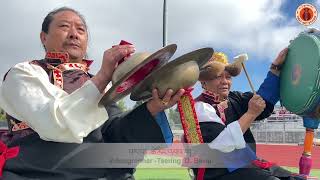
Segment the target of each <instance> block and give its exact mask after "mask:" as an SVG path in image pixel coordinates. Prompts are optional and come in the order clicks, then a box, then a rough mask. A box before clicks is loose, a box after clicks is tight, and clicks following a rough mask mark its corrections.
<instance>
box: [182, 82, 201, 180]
mask: <svg viewBox="0 0 320 180" xmlns="http://www.w3.org/2000/svg"><path fill="white" fill-rule="evenodd" d="M192 90H193V88H188V89H185V93H184V94H183V96H187V97H188V99H189V101H190V103H191V106H192V114H193V116H194V120H195V122H194V123H195V124H196V132H197V135H198V138H199V140H200V143H203V138H202V134H201V130H200V125H199V121H198V117H197V113H196V111H195V108H194V100H193V97H192V95H191V91H192ZM178 110H179V114H180V119H181V124H182V127H183V131H184V135H185V138H186V140H187V143H194V142H191V139H190V137H189V132H188V125H187V123H186V119H185V116H184V113H183V109H182V104H181V101H179V102H178ZM204 173H205V168H199V169H198V174H197V180H203V179H204Z"/></svg>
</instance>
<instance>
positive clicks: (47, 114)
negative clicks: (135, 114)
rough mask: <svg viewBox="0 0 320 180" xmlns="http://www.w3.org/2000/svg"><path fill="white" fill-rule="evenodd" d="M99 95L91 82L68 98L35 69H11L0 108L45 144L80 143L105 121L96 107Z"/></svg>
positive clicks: (23, 65) (23, 66) (104, 113)
mask: <svg viewBox="0 0 320 180" xmlns="http://www.w3.org/2000/svg"><path fill="white" fill-rule="evenodd" d="M101 98H102V94H101V93H100V92H99V90H98V89H97V87H96V86H95V85H94V84H93V82H92V81H91V80H88V81H87V82H86V83H85V84H84V85H83V86H82V87H81V88H79V89H77V90H75V91H74V92H73V93H71V94H68V93H66V92H65V91H63V90H62V89H60V88H58V87H56V86H55V85H53V84H52V83H50V81H49V77H48V75H47V73H46V72H45V71H44V70H43V69H42V68H41V67H40V66H38V65H34V64H30V63H29V62H23V63H19V64H17V65H15V66H14V67H13V68H11V70H10V71H9V73H8V74H7V77H6V79H5V81H3V82H2V85H1V87H0V106H1V107H2V108H3V109H4V110H5V111H6V112H7V113H8V114H10V115H11V116H13V117H14V118H16V119H18V120H20V121H23V122H26V124H27V125H28V126H29V127H30V128H31V129H33V130H34V131H36V132H37V133H38V134H39V136H40V138H41V139H43V140H46V141H55V142H69V143H82V142H83V138H84V137H86V136H87V135H88V134H89V133H90V132H92V131H93V130H94V129H96V128H98V127H100V126H101V125H102V124H103V123H104V122H106V121H107V119H108V114H107V111H106V110H105V108H104V107H98V102H99V101H100V99H101Z"/></svg>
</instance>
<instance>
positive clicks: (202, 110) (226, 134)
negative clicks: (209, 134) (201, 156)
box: [195, 102, 246, 152]
mask: <svg viewBox="0 0 320 180" xmlns="http://www.w3.org/2000/svg"><path fill="white" fill-rule="evenodd" d="M195 110H196V113H197V117H198V121H199V123H201V122H216V123H220V124H222V125H224V123H223V122H222V120H221V118H220V117H219V116H218V115H217V113H216V110H215V109H214V108H213V107H212V106H211V105H210V104H208V103H204V102H196V103H195ZM208 145H209V147H210V148H211V149H217V150H220V151H222V152H231V151H233V150H235V149H242V148H245V146H246V142H245V140H244V138H243V133H242V130H241V127H240V124H239V122H238V121H235V122H232V123H230V124H229V125H228V126H226V127H225V129H224V130H223V131H222V132H221V133H220V134H219V135H218V136H217V137H216V138H215V139H214V140H213V141H212V142H210V143H209V144H208Z"/></svg>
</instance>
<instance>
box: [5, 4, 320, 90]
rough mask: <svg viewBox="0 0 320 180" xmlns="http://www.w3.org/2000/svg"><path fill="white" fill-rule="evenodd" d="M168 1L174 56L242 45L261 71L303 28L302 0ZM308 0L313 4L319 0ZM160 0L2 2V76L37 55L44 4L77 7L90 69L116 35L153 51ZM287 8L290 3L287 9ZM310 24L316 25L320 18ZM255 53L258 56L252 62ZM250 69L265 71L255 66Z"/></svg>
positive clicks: (233, 51) (234, 50) (158, 42)
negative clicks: (298, 10)
mask: <svg viewBox="0 0 320 180" xmlns="http://www.w3.org/2000/svg"><path fill="white" fill-rule="evenodd" d="M167 2H168V11H167V12H168V37H167V39H168V43H169V44H170V43H176V44H177V45H178V50H177V52H176V54H175V56H174V57H177V56H180V55H182V54H185V53H187V52H190V51H192V50H195V49H197V48H201V47H207V46H210V47H213V48H214V49H216V50H223V51H226V52H227V53H228V55H229V57H233V56H235V55H237V54H239V53H243V52H247V53H248V54H249V58H250V61H255V63H253V62H250V61H248V63H247V65H248V69H249V70H250V69H254V70H256V69H257V71H259V68H261V69H267V65H268V64H269V63H270V61H271V60H272V59H273V58H274V57H275V56H276V54H277V53H278V52H279V51H280V50H281V49H282V48H283V47H285V46H287V45H288V43H289V40H290V39H292V38H294V37H295V36H296V35H297V34H298V33H299V32H300V31H302V30H303V29H305V27H303V26H302V25H300V24H299V23H298V22H297V21H296V20H295V17H294V15H292V13H294V12H293V11H294V10H295V9H296V7H293V6H297V5H299V4H301V3H303V2H308V1H300V0H299V1H298V0H281V1H279V0H259V1H244V0H243V1H237V0H224V1H213V0H168V1H167ZM309 2H312V3H313V4H315V5H316V7H317V8H319V5H320V1H319V0H317V1H316V2H313V1H309ZM162 3H163V0H152V1H151V0H134V1H132V0H108V1H101V0H100V1H99V0H91V1H87V0H67V1H40V0H28V2H24V1H21V0H10V1H5V2H3V3H2V4H1V7H0V21H1V22H3V23H2V26H1V32H2V33H1V34H0V49H1V50H0V51H1V53H0V59H1V62H2V65H1V66H0V76H3V74H4V73H5V72H6V71H7V70H8V69H9V68H10V67H11V66H13V65H14V64H16V63H18V62H21V61H24V60H31V59H39V58H42V57H43V55H44V52H43V48H42V45H41V42H40V38H39V33H40V27H41V23H42V20H43V18H44V17H45V15H46V14H47V13H48V12H49V11H51V10H52V9H55V8H57V7H61V6H69V7H72V8H75V9H76V10H78V11H79V12H80V13H82V14H83V15H84V16H85V18H86V19H87V23H88V25H89V31H90V45H89V51H88V54H89V57H90V58H92V59H94V60H95V62H96V63H95V64H94V65H93V67H92V72H93V73H95V72H97V71H98V69H99V67H100V64H101V58H102V54H103V51H104V50H106V49H108V48H110V47H111V46H112V45H114V44H117V43H118V42H119V41H120V40H121V39H124V40H128V41H130V42H133V43H134V44H135V45H136V48H137V51H148V52H154V51H156V50H157V49H159V48H160V47H161V46H162V6H163V4H162ZM292 4H293V5H292ZM287 9H291V11H290V13H288V12H289V11H286V10H287ZM313 26H314V27H319V26H320V23H319V20H318V21H317V22H316V23H315V24H314V25H313ZM257 61H258V62H260V64H261V66H260V67H258V68H257V67H256V64H257V63H256V62H257ZM262 72H263V73H265V72H266V70H263V71H262ZM253 75H255V76H257V77H263V76H264V74H261V73H260V72H256V71H255V72H254V73H253ZM253 79H255V80H260V79H263V78H253ZM241 80H244V79H241ZM260 83H261V82H256V81H255V82H254V84H260ZM234 84H235V88H239V87H240V85H239V83H234ZM242 84H243V83H242ZM196 89H199V88H196ZM197 92H198V91H197Z"/></svg>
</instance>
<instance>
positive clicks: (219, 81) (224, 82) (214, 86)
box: [202, 71, 232, 98]
mask: <svg viewBox="0 0 320 180" xmlns="http://www.w3.org/2000/svg"><path fill="white" fill-rule="evenodd" d="M231 85H232V77H231V75H230V74H229V73H228V72H227V71H223V73H221V74H220V75H219V76H217V77H215V78H214V79H212V80H209V81H205V82H204V83H203V84H202V86H203V87H204V88H205V89H206V90H208V91H211V92H213V93H216V94H218V95H219V96H220V97H223V98H226V97H227V96H228V95H229V92H230V88H231Z"/></svg>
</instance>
